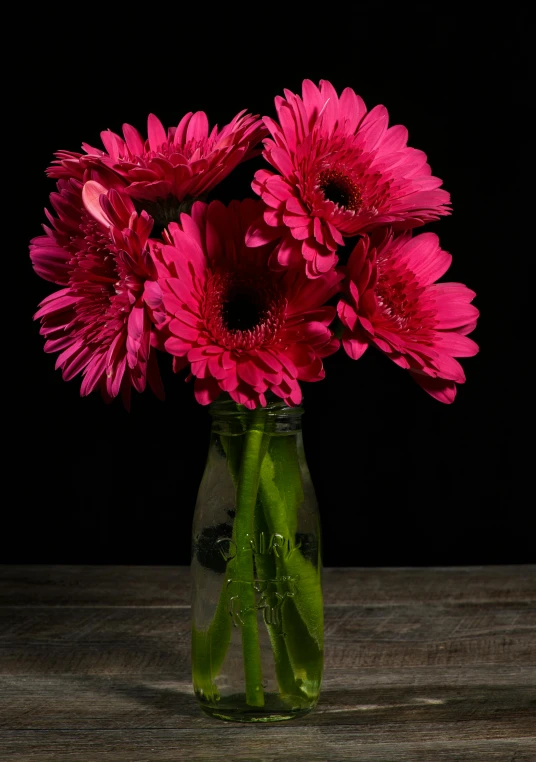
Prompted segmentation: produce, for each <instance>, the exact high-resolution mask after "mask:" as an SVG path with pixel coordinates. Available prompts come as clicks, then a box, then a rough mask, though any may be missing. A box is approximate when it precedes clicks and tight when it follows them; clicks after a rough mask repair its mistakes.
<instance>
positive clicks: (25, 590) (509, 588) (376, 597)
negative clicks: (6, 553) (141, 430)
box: [0, 565, 536, 606]
mask: <svg viewBox="0 0 536 762" xmlns="http://www.w3.org/2000/svg"><path fill="white" fill-rule="evenodd" d="M190 592H191V583H190V571H189V568H188V567H187V566H6V565H4V566H1V565H0V605H19V606H30V605H45V604H47V605H66V604H68V605H78V606H86V605H87V606H94V605H98V606H116V605H117V606H128V605H138V606H165V605H169V606H181V605H182V606H185V605H186V606H187V605H189V603H190ZM324 598H325V602H326V604H327V605H331V604H336V605H337V604H338V605H340V604H345V603H348V604H352V603H363V604H365V603H373V604H376V605H378V604H381V603H383V604H387V605H392V604H396V603H407V602H421V603H428V602H430V603H434V602H448V601H458V602H462V601H467V602H479V601H497V602H500V601H503V602H506V601H509V602H516V601H517V602H519V601H525V600H535V599H536V565H519V566H515V565H514V566H512V565H510V566H486V567H481V566H480V567H479V566H469V567H446V568H410V569H408V568H390V569H389V568H382V569H375V568H372V569H367V568H351V569H342V568H331V569H325V571H324Z"/></svg>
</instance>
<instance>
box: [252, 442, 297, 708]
mask: <svg viewBox="0 0 536 762" xmlns="http://www.w3.org/2000/svg"><path fill="white" fill-rule="evenodd" d="M268 436H269V435H268ZM263 534H264V536H267V534H268V526H267V524H266V520H265V518H264V512H263V510H262V506H261V505H260V504H259V505H258V510H257V511H256V512H255V536H256V537H261V536H262V535H263ZM255 566H256V570H257V575H258V577H259V578H260V579H263V580H274V579H276V577H277V569H276V563H275V556H274V555H273V554H272V553H270V554H266V553H262V554H257V555H256V556H255ZM265 625H266V629H267V631H268V636H269V638H270V644H271V646H272V653H273V655H274V664H275V671H276V675H277V683H278V685H279V692H280V694H281V696H282V697H283V698H285V697H288V699H289V700H290V701H291V703H293V704H294V703H295V702H296V698H297V697H298V696H299V695H300V693H301V691H300V686H299V685H297V683H296V678H295V676H294V670H293V668H292V664H291V663H290V658H289V655H288V650H287V644H286V638H285V637H283V632H282V626H281V624H280V623H278V624H275V623H273V622H272V623H268V622H266V620H265ZM305 698H306V697H305Z"/></svg>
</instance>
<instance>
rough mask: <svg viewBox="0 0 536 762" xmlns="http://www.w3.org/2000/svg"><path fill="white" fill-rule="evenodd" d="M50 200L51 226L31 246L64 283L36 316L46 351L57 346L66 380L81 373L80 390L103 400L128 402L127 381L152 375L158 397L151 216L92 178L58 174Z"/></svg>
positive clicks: (37, 263)
mask: <svg viewBox="0 0 536 762" xmlns="http://www.w3.org/2000/svg"><path fill="white" fill-rule="evenodd" d="M52 205H53V207H54V209H55V210H56V211H57V213H58V218H57V219H56V218H54V217H53V216H52V215H49V219H50V221H51V222H52V227H51V228H48V229H47V228H46V229H45V230H46V232H47V234H46V235H44V236H40V237H38V238H35V239H33V241H32V243H31V247H30V248H31V257H32V262H33V264H34V267H35V269H36V271H37V272H38V273H40V274H41V273H45V275H46V277H47V279H48V280H52V281H54V282H56V283H58V284H62V285H64V288H62V289H60V290H58V291H55V292H54V293H52V294H50V295H49V296H48V297H46V298H45V299H44V300H43V301H42V302H41V304H40V305H39V310H38V311H37V312H36V314H35V316H34V317H35V319H39V320H40V321H41V328H40V333H41V335H43V336H44V337H45V338H46V342H45V347H44V349H45V352H59V353H60V354H59V355H58V358H57V360H56V368H61V370H62V377H63V379H64V380H65V381H69V380H71V379H72V378H74V377H75V376H76V375H78V374H82V376H83V380H82V384H81V389H80V393H81V395H82V396H85V395H88V394H90V393H91V392H92V391H93V390H97V389H98V390H100V392H101V394H102V396H103V398H104V399H105V401H107V402H108V401H111V400H112V399H113V398H114V397H116V396H118V395H119V394H121V396H122V398H123V401H124V403H125V405H126V407H127V408H128V406H129V403H130V396H131V390H132V388H134V389H135V390H136V391H139V392H142V391H143V390H144V389H145V387H146V383H147V382H149V385H150V386H151V388H152V389H153V391H154V392H155V393H156V394H157V396H159V397H163V388H162V382H161V379H160V374H159V370H158V365H157V360H156V356H155V353H154V352H152V351H151V343H152V339H151V334H152V326H153V321H154V320H159V321H160V320H161V319H162V318H161V317H160V316H159V312H158V309H159V306H160V291H159V289H158V288H156V285H155V280H156V270H155V267H154V264H153V262H152V259H151V256H150V251H149V247H148V244H147V241H148V237H149V234H150V232H151V228H152V220H151V218H150V217H149V215H148V214H147V213H146V212H142V213H141V214H138V213H137V212H136V210H135V209H134V205H133V203H132V200H131V199H130V198H129V197H128V196H127V195H125V194H123V193H121V192H120V191H117V190H115V189H112V190H110V191H107V190H106V189H105V188H104V186H101V185H99V184H98V183H96V182H95V181H89V182H87V183H85V184H84V185H82V183H80V181H78V180H73V179H71V180H64V181H59V183H58V192H57V193H56V194H53V198H52ZM155 289H156V291H155Z"/></svg>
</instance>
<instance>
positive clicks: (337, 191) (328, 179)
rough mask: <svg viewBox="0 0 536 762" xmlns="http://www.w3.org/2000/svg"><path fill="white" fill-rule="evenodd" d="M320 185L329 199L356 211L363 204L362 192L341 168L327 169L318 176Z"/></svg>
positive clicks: (325, 196)
mask: <svg viewBox="0 0 536 762" xmlns="http://www.w3.org/2000/svg"><path fill="white" fill-rule="evenodd" d="M318 187H319V188H320V190H321V191H322V193H323V194H324V198H325V199H326V200H327V201H332V202H333V203H334V204H337V205H338V206H342V207H344V209H350V210H352V211H355V210H356V209H358V208H359V207H360V206H361V194H360V192H359V189H358V187H357V185H356V184H355V183H354V181H353V180H352V179H351V178H350V177H348V176H347V175H345V174H344V173H343V172H341V170H340V169H325V170H323V171H322V172H321V173H320V175H319V176H318Z"/></svg>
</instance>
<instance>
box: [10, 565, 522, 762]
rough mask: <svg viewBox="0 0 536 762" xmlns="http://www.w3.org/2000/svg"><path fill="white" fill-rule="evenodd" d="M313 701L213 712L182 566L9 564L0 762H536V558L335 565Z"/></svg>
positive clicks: (328, 581) (327, 592)
mask: <svg viewBox="0 0 536 762" xmlns="http://www.w3.org/2000/svg"><path fill="white" fill-rule="evenodd" d="M324 580H325V582H324V590H325V610H326V658H325V665H326V666H325V678H324V683H323V691H322V697H321V700H320V702H319V704H318V707H317V709H316V710H315V711H314V712H312V713H310V714H309V715H307V716H306V717H304V718H302V719H299V720H292V721H289V722H282V723H275V724H273V725H254V726H251V725H242V724H239V723H226V722H221V721H218V720H212V719H209V718H208V717H205V716H204V715H203V714H202V713H201V711H200V710H199V709H198V707H197V704H196V702H195V699H194V696H193V692H192V687H191V681H190V609H189V597H190V579H189V570H188V568H187V567H140V566H138V567H133V566H113V567H111V566H109V567H103V566H98V567H92V566H11V567H10V566H0V760H1V762H7V760H10V761H11V760H17V762H19V761H21V762H22V760H24V762H52V760H54V762H63V760H69V761H70V762H97V761H99V762H100V761H101V760H106V762H112V761H113V762H149V761H150V762H161V761H163V760H165V761H166V762H181V761H182V760H186V761H187V762H196V761H197V760H203V761H204V762H217V761H218V760H225V762H234V760H244V761H246V760H247V762H256V761H257V760H259V762H260V761H261V760H262V762H272V760H273V761H275V760H277V761H279V760H289V761H290V760H292V762H339V760H341V762H342V760H352V762H354V761H355V762H446V761H447V760H448V762H469V761H471V762H491V761H492V760H497V762H536V566H526V565H525V566H488V567H464V568H461V567H451V568H426V569H421V568H411V569H398V568H381V569H360V568H355V569H354V568H353V569H327V570H326V572H325V577H324Z"/></svg>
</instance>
